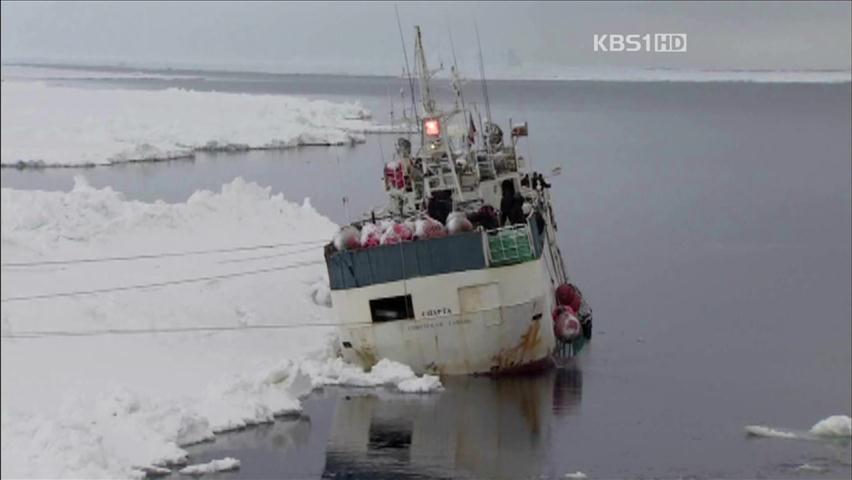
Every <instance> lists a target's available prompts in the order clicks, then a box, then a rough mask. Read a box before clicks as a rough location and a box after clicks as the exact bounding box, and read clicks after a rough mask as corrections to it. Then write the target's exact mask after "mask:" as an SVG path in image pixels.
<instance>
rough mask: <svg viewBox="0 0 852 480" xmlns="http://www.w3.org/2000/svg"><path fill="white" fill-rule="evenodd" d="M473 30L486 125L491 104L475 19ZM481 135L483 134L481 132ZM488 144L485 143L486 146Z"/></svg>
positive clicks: (489, 121) (489, 119) (489, 117)
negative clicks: (474, 32) (477, 54)
mask: <svg viewBox="0 0 852 480" xmlns="http://www.w3.org/2000/svg"><path fill="white" fill-rule="evenodd" d="M473 28H474V30H476V46H477V48H478V49H479V76H480V77H481V78H482V96H483V97H485V118H486V119H487V120H488V124H489V125H490V124H491V104H490V103H489V102H488V84H487V83H486V82H485V66H484V65H483V61H482V44H481V43H480V42H479V26H478V25H477V23H476V19H475V18H474V19H473ZM482 133H483V134H484V133H485V132H482ZM487 145H488V142H486V146H487Z"/></svg>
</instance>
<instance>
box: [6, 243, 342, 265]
mask: <svg viewBox="0 0 852 480" xmlns="http://www.w3.org/2000/svg"><path fill="white" fill-rule="evenodd" d="M326 242H327V240H308V241H304V242H285V243H269V244H261V245H251V246H245V247H231V248H215V249H210V250H192V251H184V252H163V253H148V254H140V255H128V256H117V257H91V258H73V259H59V260H39V261H34V262H9V263H2V264H0V267H4V268H5V267H36V266H44V265H68V264H74V263H99V262H122V261H128V260H144V259H152V258H165V257H184V256H190V255H208V254H211V253H231V252H245V251H251V250H263V249H271V248H279V247H297V246H301V245H318V244H322V243H326Z"/></svg>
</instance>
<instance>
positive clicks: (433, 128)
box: [423, 118, 441, 137]
mask: <svg viewBox="0 0 852 480" xmlns="http://www.w3.org/2000/svg"><path fill="white" fill-rule="evenodd" d="M423 131H424V132H426V136H427V137H440V136H441V121H440V120H438V119H437V118H427V119H426V120H424V121H423Z"/></svg>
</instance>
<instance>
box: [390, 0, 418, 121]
mask: <svg viewBox="0 0 852 480" xmlns="http://www.w3.org/2000/svg"><path fill="white" fill-rule="evenodd" d="M393 10H394V12H396V26H397V27H398V28H399V40H400V42H402V56H403V58H405V75H406V76H407V77H408V87H409V88H410V89H411V113H412V114H414V121H415V122H416V123H418V124H419V123H420V122H418V121H417V103H416V101H415V100H414V80H413V79H412V78H411V69H409V68H408V51H406V50H405V36H404V35H403V34H402V23H401V22H400V21H399V8H398V7H397V4H396V3H394V4H393Z"/></svg>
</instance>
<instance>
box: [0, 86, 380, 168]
mask: <svg viewBox="0 0 852 480" xmlns="http://www.w3.org/2000/svg"><path fill="white" fill-rule="evenodd" d="M0 99H2V100H0V103H2V116H3V137H2V145H0V163H2V165H4V166H11V165H16V166H86V165H106V164H114V163H122V162H137V161H154V160H166V159H174V158H183V157H192V156H193V153H194V152H195V151H199V150H205V151H207V150H214V151H234V150H248V149H274V148H288V147H294V146H301V145H345V144H351V143H355V142H363V141H364V136H363V135H362V134H361V133H358V132H365V131H369V130H370V128H371V126H372V123H371V122H370V121H369V120H365V119H364V118H366V117H367V116H368V112H366V111H365V110H364V108H363V107H362V106H360V105H358V104H355V103H348V104H344V103H333V102H329V101H325V100H308V99H305V98H301V97H294V96H287V95H248V94H236V93H221V92H197V91H188V90H180V89H174V88H171V89H168V90H158V91H144V90H106V89H79V88H71V87H66V86H54V85H48V84H45V83H42V82H37V81H36V82H32V81H30V82H28V81H4V82H2V95H0Z"/></svg>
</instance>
